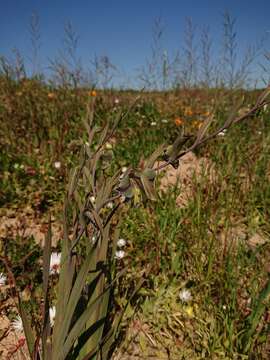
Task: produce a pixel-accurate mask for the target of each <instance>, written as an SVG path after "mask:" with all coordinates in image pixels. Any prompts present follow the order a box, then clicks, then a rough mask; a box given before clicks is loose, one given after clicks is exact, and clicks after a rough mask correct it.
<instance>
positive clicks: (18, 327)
mask: <svg viewBox="0 0 270 360" xmlns="http://www.w3.org/2000/svg"><path fill="white" fill-rule="evenodd" d="M11 327H12V329H13V330H15V331H19V332H23V322H22V318H21V317H20V315H17V316H16V318H15V319H14V320H12V322H11Z"/></svg>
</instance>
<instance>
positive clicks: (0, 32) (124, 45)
mask: <svg viewBox="0 0 270 360" xmlns="http://www.w3.org/2000/svg"><path fill="white" fill-rule="evenodd" d="M0 4H1V12H0V54H2V55H9V54H10V53H11V49H12V48H14V47H16V48H18V49H19V50H20V51H21V52H22V54H23V55H24V56H25V57H28V56H29V55H30V51H31V43H30V36H29V21H30V17H31V14H32V13H33V12H34V13H36V14H38V16H39V18H40V29H41V50H40V59H41V63H42V65H43V67H45V66H46V64H47V59H48V58H52V57H53V56H55V55H56V54H57V51H58V49H59V48H61V46H62V45H61V44H62V40H63V36H64V30H63V29H64V25H65V23H66V22H67V21H70V22H71V23H72V25H73V27H74V29H75V31H76V32H77V34H78V35H79V37H80V40H79V41H80V42H79V55H80V57H81V58H82V61H83V63H85V64H87V62H88V59H89V58H91V57H93V55H94V54H97V55H105V54H106V55H108V56H109V58H110V59H111V61H112V63H114V64H116V65H117V66H119V67H120V68H121V69H122V70H123V71H124V72H125V73H126V74H128V75H131V74H134V71H135V69H137V68H138V67H139V66H140V65H141V64H143V63H144V61H145V58H146V57H147V56H148V55H149V53H150V47H151V32H152V28H153V22H154V20H155V19H156V18H157V17H159V16H161V17H162V20H163V23H164V24H165V36H164V41H163V45H164V47H165V48H166V49H168V51H169V52H173V51H175V50H176V49H179V48H181V46H182V42H183V33H184V25H185V18H186V17H191V18H192V20H193V22H194V24H196V25H197V29H198V30H200V29H201V28H202V27H203V26H205V25H208V26H209V27H210V30H211V33H212V36H213V38H214V41H215V44H216V45H215V46H217V44H218V42H219V40H218V39H219V38H220V34H221V32H222V13H224V11H229V12H230V13H231V14H232V15H233V16H234V17H235V18H236V20H237V22H236V25H237V32H238V42H239V44H240V45H241V46H244V45H245V44H250V43H252V42H254V41H256V39H259V38H260V37H261V36H263V34H265V33H266V32H267V31H268V32H270V16H269V14H270V1H269V0H256V1H251V0H216V1H215V0H182V1H181V0H166V1H164V0H163V1H161V0H144V1H143V0H134V1H130V0H114V1H111V0H96V1H92V0H88V1H87V0H76V1H74V0H72V1H70V0H8V1H7V0H0ZM268 45H269V41H268Z"/></svg>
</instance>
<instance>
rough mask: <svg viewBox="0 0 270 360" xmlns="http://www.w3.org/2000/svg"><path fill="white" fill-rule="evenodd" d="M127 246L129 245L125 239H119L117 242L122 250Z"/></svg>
mask: <svg viewBox="0 0 270 360" xmlns="http://www.w3.org/2000/svg"><path fill="white" fill-rule="evenodd" d="M126 244H127V242H126V240H125V239H119V240H118V241H117V246H118V247H120V248H121V247H124V246H126Z"/></svg>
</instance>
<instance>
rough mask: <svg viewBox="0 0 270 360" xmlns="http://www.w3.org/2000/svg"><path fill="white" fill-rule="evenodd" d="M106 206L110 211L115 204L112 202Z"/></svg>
mask: <svg viewBox="0 0 270 360" xmlns="http://www.w3.org/2000/svg"><path fill="white" fill-rule="evenodd" d="M106 206H107V208H108V209H112V208H113V202H112V201H110V202H109V203H108V204H107V205H106Z"/></svg>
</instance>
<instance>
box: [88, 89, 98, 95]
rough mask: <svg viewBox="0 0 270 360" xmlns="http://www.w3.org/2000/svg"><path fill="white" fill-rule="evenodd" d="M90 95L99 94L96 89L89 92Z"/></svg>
mask: <svg viewBox="0 0 270 360" xmlns="http://www.w3.org/2000/svg"><path fill="white" fill-rule="evenodd" d="M89 95H90V96H93V97H96V96H97V92H96V91H95V90H92V91H90V92H89Z"/></svg>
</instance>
